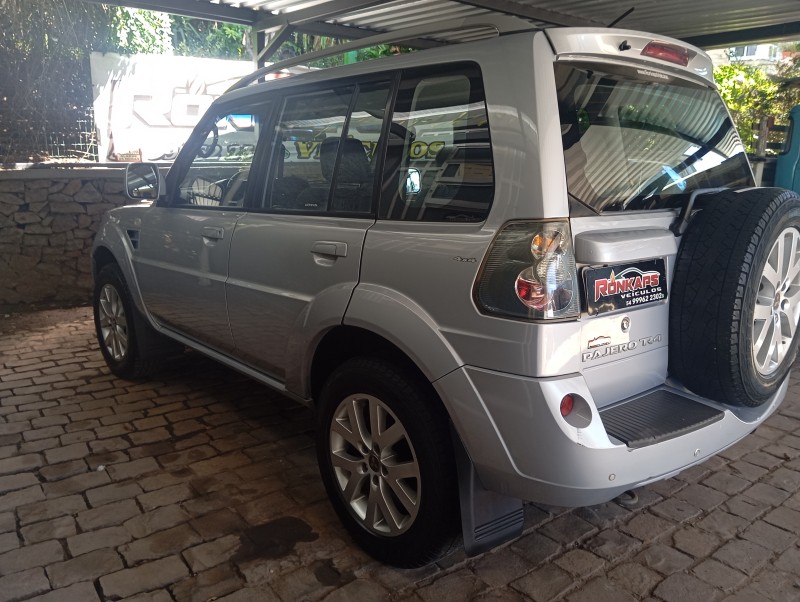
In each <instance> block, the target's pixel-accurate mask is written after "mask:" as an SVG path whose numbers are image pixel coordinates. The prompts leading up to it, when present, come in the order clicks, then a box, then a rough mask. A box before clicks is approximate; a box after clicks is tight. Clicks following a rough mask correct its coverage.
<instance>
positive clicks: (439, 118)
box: [379, 65, 494, 222]
mask: <svg viewBox="0 0 800 602" xmlns="http://www.w3.org/2000/svg"><path fill="white" fill-rule="evenodd" d="M384 173H385V176H384V185H383V190H382V192H381V206H380V212H379V217H380V218H382V219H392V220H407V221H435V222H480V221H483V220H485V219H486V216H487V215H488V213H489V208H490V206H491V203H492V198H493V196H494V167H493V163H492V147H491V143H490V138H489V123H488V119H487V116H486V102H485V98H484V93H483V82H482V80H481V75H480V71H479V69H478V67H477V66H474V65H457V66H449V67H448V68H447V72H446V73H445V72H443V69H442V68H441V67H439V68H438V69H437V70H436V71H433V70H430V69H428V70H424V71H423V70H416V71H414V72H408V73H406V74H404V77H403V80H402V83H401V85H400V90H399V92H398V96H397V101H396V104H395V107H394V114H393V118H392V125H391V128H390V134H389V140H388V141H387V153H386V163H385V167H384Z"/></svg>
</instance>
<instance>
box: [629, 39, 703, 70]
mask: <svg viewBox="0 0 800 602" xmlns="http://www.w3.org/2000/svg"><path fill="white" fill-rule="evenodd" d="M696 54H697V53H696V52H694V51H692V50H689V49H688V48H684V47H683V46H678V45H677V44H667V43H666V42H649V43H648V44H647V46H645V47H644V48H643V49H642V56H649V57H651V58H654V59H661V60H662V61H667V62H669V63H675V64H676V65H681V66H683V67H686V66H687V65H688V64H689V60H690V59H692V58H694V56H695V55H696Z"/></svg>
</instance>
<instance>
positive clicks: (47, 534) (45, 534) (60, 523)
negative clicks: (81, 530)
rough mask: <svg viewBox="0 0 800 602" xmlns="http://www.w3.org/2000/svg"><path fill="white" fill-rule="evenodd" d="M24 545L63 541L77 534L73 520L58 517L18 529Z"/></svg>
mask: <svg viewBox="0 0 800 602" xmlns="http://www.w3.org/2000/svg"><path fill="white" fill-rule="evenodd" d="M20 533H21V534H22V539H23V541H24V542H25V544H26V545H27V544H32V543H38V542H40V541H46V540H48V539H63V538H65V537H70V536H71V535H75V533H77V528H76V525H75V519H74V518H72V517H71V516H60V517H58V518H54V519H52V520H48V521H43V522H40V523H34V524H32V525H28V526H26V527H22V528H21V529H20Z"/></svg>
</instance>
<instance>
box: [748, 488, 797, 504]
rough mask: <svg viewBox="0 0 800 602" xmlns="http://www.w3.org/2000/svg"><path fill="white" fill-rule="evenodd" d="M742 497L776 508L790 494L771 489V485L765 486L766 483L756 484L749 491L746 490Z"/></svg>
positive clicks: (781, 490)
mask: <svg viewBox="0 0 800 602" xmlns="http://www.w3.org/2000/svg"><path fill="white" fill-rule="evenodd" d="M742 495H745V496H747V497H749V498H750V499H753V500H755V501H757V502H761V503H763V504H766V505H768V506H777V505H779V504H782V503H783V502H784V501H786V499H787V498H788V497H789V496H790V495H791V493H789V492H788V491H784V490H783V489H778V488H777V487H773V486H772V485H767V484H766V483H756V484H755V485H753V486H752V487H750V488H749V489H746V490H745V491H744V492H743V494H742Z"/></svg>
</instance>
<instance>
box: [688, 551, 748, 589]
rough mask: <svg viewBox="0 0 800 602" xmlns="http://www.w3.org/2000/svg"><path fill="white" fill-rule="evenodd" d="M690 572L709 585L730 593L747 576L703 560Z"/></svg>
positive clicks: (718, 563)
mask: <svg viewBox="0 0 800 602" xmlns="http://www.w3.org/2000/svg"><path fill="white" fill-rule="evenodd" d="M692 572H693V573H694V574H695V575H696V576H697V577H699V578H700V579H702V580H703V581H705V582H706V583H708V584H709V585H711V586H712V587H715V588H718V589H721V590H722V591H723V592H725V593H730V592H732V591H734V590H735V589H737V588H738V587H739V586H741V585H742V584H743V583H744V582H745V581H747V575H745V574H744V573H742V572H741V571H737V570H736V569H732V568H730V567H728V566H725V565H724V564H722V563H721V562H718V561H716V560H713V559H709V560H704V561H703V562H701V563H700V564H698V565H697V566H696V567H694V568H693V569H692Z"/></svg>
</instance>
